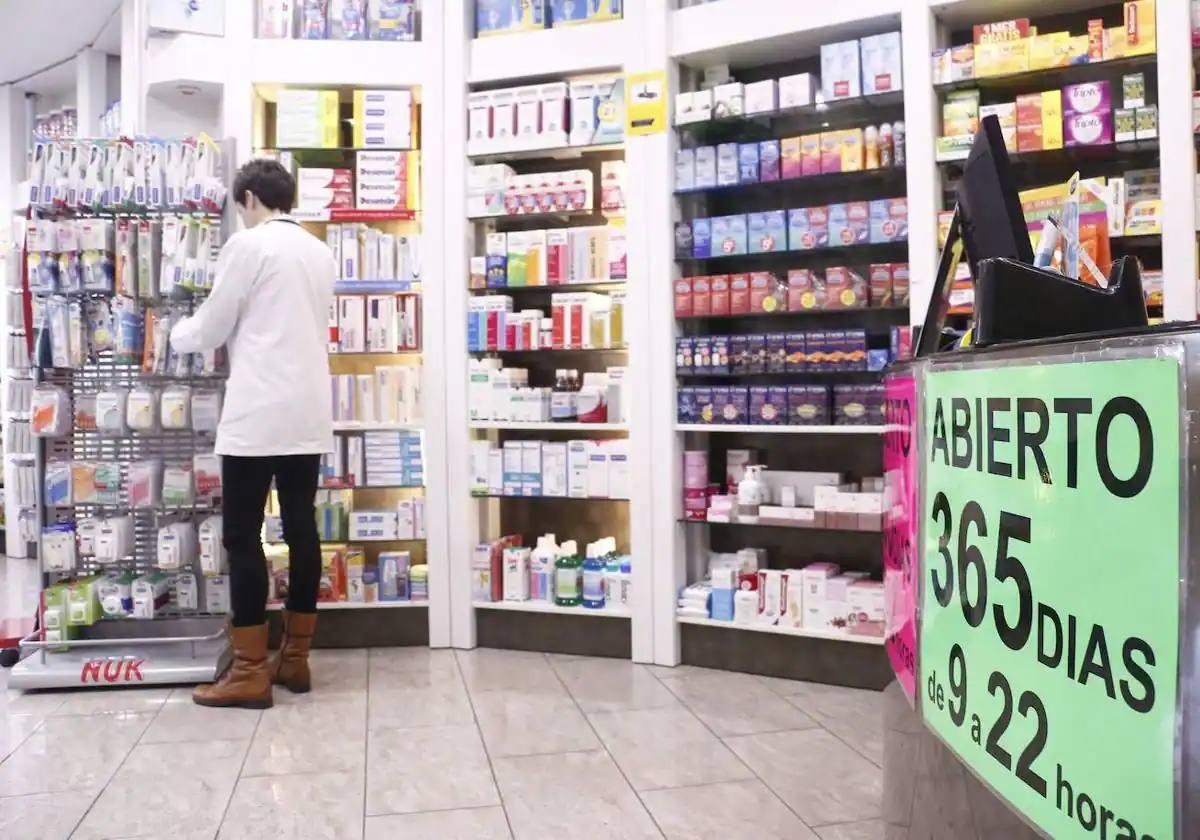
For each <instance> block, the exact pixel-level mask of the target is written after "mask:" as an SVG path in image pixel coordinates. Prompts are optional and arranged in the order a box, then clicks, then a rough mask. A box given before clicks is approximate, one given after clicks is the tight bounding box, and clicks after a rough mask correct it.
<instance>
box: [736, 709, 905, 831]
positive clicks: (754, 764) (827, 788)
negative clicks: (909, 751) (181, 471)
mask: <svg viewBox="0 0 1200 840" xmlns="http://www.w3.org/2000/svg"><path fill="white" fill-rule="evenodd" d="M725 743H726V744H728V745H729V748H730V749H732V750H733V751H734V752H735V753H737V754H738V756H739V757H740V758H741V759H742V760H743V761H745V762H746V763H747V764H748V765H750V767H751V769H752V770H754V772H755V773H757V774H758V776H759V778H761V779H762V780H763V781H764V782H766V783H767V785H768V786H769V787H770V788H771V789H772V790H773V791H775V793H776V794H778V795H779V796H780V797H781V798H782V799H783V801H784V802H786V803H787V804H788V805H789V806H791V808H792V810H793V811H795V812H796V813H797V814H798V815H799V816H800V818H801V819H802V820H804V822H806V823H807V824H808V825H826V824H828V823H842V822H854V821H856V820H869V819H876V818H878V817H879V813H880V810H879V809H880V799H881V796H882V783H881V778H880V777H881V775H882V774H881V772H880V770H879V768H878V767H876V766H875V765H873V764H871V762H869V761H867V760H866V759H865V758H863V757H862V756H861V755H859V754H858V753H856V752H855V751H854V750H852V749H850V748H849V747H847V746H846V745H845V744H843V743H842V742H841V741H839V740H838V739H837V738H835V737H834V736H833V735H830V734H829V733H828V732H826V731H825V730H823V729H807V730H802V731H796V732H776V733H771V734H763V735H745V736H742V737H737V738H727V739H725Z"/></svg>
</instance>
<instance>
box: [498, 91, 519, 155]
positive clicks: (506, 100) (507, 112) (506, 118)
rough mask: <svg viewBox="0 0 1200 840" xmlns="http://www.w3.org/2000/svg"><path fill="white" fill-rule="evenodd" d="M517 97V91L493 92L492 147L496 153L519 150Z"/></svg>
mask: <svg viewBox="0 0 1200 840" xmlns="http://www.w3.org/2000/svg"><path fill="white" fill-rule="evenodd" d="M516 140H517V97H516V91H515V90H497V91H493V92H492V146H493V148H494V149H495V150H496V151H500V152H510V151H514V150H515V149H516V148H517V144H516Z"/></svg>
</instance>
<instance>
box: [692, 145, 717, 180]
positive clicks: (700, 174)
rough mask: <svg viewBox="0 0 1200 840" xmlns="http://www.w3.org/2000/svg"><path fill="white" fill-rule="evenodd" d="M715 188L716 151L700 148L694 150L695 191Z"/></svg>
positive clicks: (712, 148)
mask: <svg viewBox="0 0 1200 840" xmlns="http://www.w3.org/2000/svg"><path fill="white" fill-rule="evenodd" d="M715 186H717V149H716V147H715V146H700V147H699V148H697V149H696V189H698V190H710V189H712V188H713V187H715Z"/></svg>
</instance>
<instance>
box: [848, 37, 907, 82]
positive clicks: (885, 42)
mask: <svg viewBox="0 0 1200 840" xmlns="http://www.w3.org/2000/svg"><path fill="white" fill-rule="evenodd" d="M859 45H860V51H861V54H862V92H863V95H864V96H871V95H872V94H876V93H888V92H890V91H894V90H901V89H902V88H903V87H904V84H903V70H902V60H901V53H900V33H899V32H885V33H883V34H882V35H869V36H867V37H865V38H862V39H861V40H860V41H859Z"/></svg>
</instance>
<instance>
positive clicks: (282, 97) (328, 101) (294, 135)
mask: <svg viewBox="0 0 1200 840" xmlns="http://www.w3.org/2000/svg"><path fill="white" fill-rule="evenodd" d="M275 113H276V117H275V120H276V124H275V142H276V144H277V145H278V146H279V147H280V148H333V147H335V146H337V145H338V126H339V123H338V92H337V91H336V90H296V89H288V88H285V89H283V90H280V91H279V97H278V101H277V102H276V112H275Z"/></svg>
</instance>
